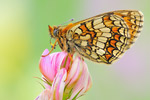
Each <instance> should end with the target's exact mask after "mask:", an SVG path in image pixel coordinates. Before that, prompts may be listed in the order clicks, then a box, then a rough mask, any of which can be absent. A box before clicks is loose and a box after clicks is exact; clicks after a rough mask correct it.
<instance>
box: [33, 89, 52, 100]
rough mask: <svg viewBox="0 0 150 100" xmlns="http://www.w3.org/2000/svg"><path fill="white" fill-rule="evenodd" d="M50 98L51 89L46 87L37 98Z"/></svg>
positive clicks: (38, 99) (42, 99)
mask: <svg viewBox="0 0 150 100" xmlns="http://www.w3.org/2000/svg"><path fill="white" fill-rule="evenodd" d="M49 99H50V89H45V90H44V91H43V92H42V93H41V94H40V96H38V97H37V98H36V99H35V100H49Z"/></svg>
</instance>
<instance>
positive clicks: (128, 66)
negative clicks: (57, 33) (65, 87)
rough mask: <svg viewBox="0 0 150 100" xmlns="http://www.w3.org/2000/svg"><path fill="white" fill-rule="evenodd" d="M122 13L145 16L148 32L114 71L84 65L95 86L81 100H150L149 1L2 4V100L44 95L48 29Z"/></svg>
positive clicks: (2, 0)
mask: <svg viewBox="0 0 150 100" xmlns="http://www.w3.org/2000/svg"><path fill="white" fill-rule="evenodd" d="M120 9H137V10H140V11H142V12H143V13H144V17H145V20H144V21H145V22H144V29H143V31H142V32H141V35H140V36H139V39H138V40H137V42H136V43H135V45H134V46H133V47H132V48H131V49H130V50H128V51H127V52H126V54H125V55H124V56H123V57H122V58H121V59H120V60H118V61H117V62H116V63H114V64H113V65H109V66H107V65H104V64H95V63H93V62H90V61H88V60H86V62H87V64H88V67H89V71H90V73H91V76H92V79H93V86H92V88H91V89H90V90H89V91H88V93H86V95H84V96H83V97H80V98H79V100H91V99H92V100H150V53H149V51H150V45H149V43H150V42H149V40H150V30H149V29H150V0H0V100H34V98H36V96H38V95H39V94H40V93H41V92H42V90H43V89H42V86H41V85H40V84H39V83H38V81H39V80H37V79H35V78H34V77H41V73H40V71H39V69H38V63H39V59H40V56H41V54H42V52H43V51H44V50H45V49H46V48H48V49H50V45H49V40H50V37H49V35H48V27H47V26H48V25H52V26H53V25H59V24H61V23H63V22H65V21H67V20H68V19H71V18H75V21H80V20H82V19H85V18H88V17H92V16H94V15H97V14H100V13H104V12H108V11H113V10H120ZM53 42H54V41H53ZM56 48H57V49H55V50H54V52H56V51H60V49H59V47H56Z"/></svg>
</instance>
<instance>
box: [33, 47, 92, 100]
mask: <svg viewBox="0 0 150 100" xmlns="http://www.w3.org/2000/svg"><path fill="white" fill-rule="evenodd" d="M48 52H49V51H48V50H47V49H46V50H45V51H44V52H43V55H45V54H47V53H48ZM71 56H72V55H71ZM39 68H40V71H41V73H42V75H43V76H44V77H43V78H44V80H45V81H46V84H45V87H46V89H45V90H44V92H42V93H41V95H40V96H39V97H38V98H37V99H36V100H72V99H74V100H76V99H77V98H78V97H80V96H81V95H83V94H84V93H85V92H87V90H88V89H89V88H90V87H91V85H92V81H91V77H90V74H89V71H88V68H87V65H86V63H85V62H84V61H83V60H82V59H81V58H80V57H79V56H76V57H75V58H73V62H72V61H71V57H69V56H68V54H67V53H66V52H57V53H53V54H50V55H48V56H46V57H41V60H40V64H39ZM48 83H49V84H48ZM45 91H46V92H45ZM45 95H47V96H45ZM44 96H45V97H48V99H45V98H43V99H40V98H42V97H44Z"/></svg>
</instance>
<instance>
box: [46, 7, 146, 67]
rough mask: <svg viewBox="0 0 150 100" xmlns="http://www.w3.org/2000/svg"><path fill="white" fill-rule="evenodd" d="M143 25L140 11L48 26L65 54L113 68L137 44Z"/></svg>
mask: <svg viewBox="0 0 150 100" xmlns="http://www.w3.org/2000/svg"><path fill="white" fill-rule="evenodd" d="M143 21H144V18H143V14H142V12H140V11H137V10H117V11H111V12H107V13H103V14H99V15H96V16H94V17H91V18H87V19H85V20H82V21H79V22H75V23H70V24H68V25H63V26H62V25H60V26H54V27H51V26H49V33H50V35H51V37H52V38H54V39H56V41H55V43H54V44H56V43H58V44H59V46H60V48H61V49H62V50H63V51H66V52H67V53H69V54H74V53H75V52H77V53H78V54H79V55H81V56H83V57H85V58H87V59H89V60H91V61H94V62H98V63H106V64H111V63H112V62H114V61H115V60H117V59H118V58H120V57H121V56H122V55H123V54H124V52H125V51H126V50H128V49H129V48H130V47H131V46H132V44H133V43H134V42H135V40H136V39H137V37H138V35H139V33H140V32H141V30H142V27H143Z"/></svg>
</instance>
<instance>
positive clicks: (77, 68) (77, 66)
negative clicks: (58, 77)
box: [66, 58, 83, 90]
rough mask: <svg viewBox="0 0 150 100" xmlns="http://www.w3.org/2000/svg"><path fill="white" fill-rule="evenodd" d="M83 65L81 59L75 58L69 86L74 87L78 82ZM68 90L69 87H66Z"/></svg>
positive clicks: (68, 82)
mask: <svg viewBox="0 0 150 100" xmlns="http://www.w3.org/2000/svg"><path fill="white" fill-rule="evenodd" d="M82 70H83V67H82V66H81V59H80V58H75V59H74V61H73V64H72V66H71V69H70V71H69V73H68V76H67V80H66V84H68V86H67V88H69V89H70V88H73V87H74V85H75V84H76V82H77V81H78V80H79V78H80V76H81V73H82ZM66 90H67V89H66Z"/></svg>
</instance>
